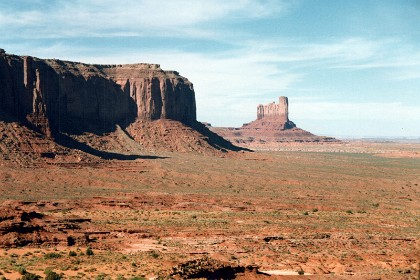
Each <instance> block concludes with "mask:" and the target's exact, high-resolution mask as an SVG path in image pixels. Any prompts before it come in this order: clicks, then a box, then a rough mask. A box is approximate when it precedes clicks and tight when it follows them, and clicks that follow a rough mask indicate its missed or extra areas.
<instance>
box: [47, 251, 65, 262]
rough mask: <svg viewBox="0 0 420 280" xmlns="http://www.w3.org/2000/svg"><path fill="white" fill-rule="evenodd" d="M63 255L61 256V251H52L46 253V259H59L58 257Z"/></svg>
mask: <svg viewBox="0 0 420 280" xmlns="http://www.w3.org/2000/svg"><path fill="white" fill-rule="evenodd" d="M61 257H62V256H61V254H59V253H54V252H52V253H46V254H45V255H44V259H46V260H50V259H58V258H61Z"/></svg>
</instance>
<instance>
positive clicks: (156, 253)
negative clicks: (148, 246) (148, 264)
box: [150, 251, 159, 259]
mask: <svg viewBox="0 0 420 280" xmlns="http://www.w3.org/2000/svg"><path fill="white" fill-rule="evenodd" d="M150 255H151V256H152V258H154V259H157V258H159V253H158V252H156V251H152V252H151V253H150Z"/></svg>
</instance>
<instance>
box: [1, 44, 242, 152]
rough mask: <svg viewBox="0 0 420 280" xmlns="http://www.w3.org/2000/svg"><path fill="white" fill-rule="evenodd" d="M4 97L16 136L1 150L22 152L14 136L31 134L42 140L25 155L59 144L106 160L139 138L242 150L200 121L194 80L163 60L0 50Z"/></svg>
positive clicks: (5, 124) (170, 145)
mask: <svg viewBox="0 0 420 280" xmlns="http://www.w3.org/2000/svg"><path fill="white" fill-rule="evenodd" d="M0 101H1V102H0V131H3V132H2V133H3V134H1V135H0V136H1V138H2V139H6V138H7V139H9V140H10V141H8V142H7V143H8V144H7V143H6V142H4V143H5V144H4V145H1V146H0V148H1V152H2V154H16V153H15V152H14V151H17V152H19V149H16V147H19V146H20V144H19V143H18V142H19V141H17V140H16V141H14V140H13V139H21V140H22V141H25V140H24V139H25V137H26V136H25V135H29V136H28V137H29V138H30V139H33V141H32V140H31V141H30V142H37V141H38V140H39V139H40V140H39V141H38V142H40V143H41V144H40V146H39V147H38V146H37V147H36V148H34V147H32V146H31V145H29V146H28V147H27V149H26V148H25V149H26V151H25V153H29V152H31V151H32V152H34V151H35V152H37V153H38V154H48V153H50V152H51V151H50V150H51V148H50V147H52V146H54V147H56V148H54V149H55V150H56V151H58V150H60V149H61V148H60V147H64V148H66V149H67V150H66V149H65V150H66V151H68V148H69V149H70V150H75V149H76V150H79V151H82V152H85V153H88V154H91V155H94V156H99V157H102V158H106V159H113V158H115V159H120V158H126V157H125V156H119V155H118V154H115V153H114V151H115V147H117V146H118V147H120V148H121V149H120V150H121V151H124V152H127V147H124V146H125V144H124V143H131V142H130V141H133V139H134V141H135V142H136V143H137V144H138V147H137V148H134V149H132V150H131V151H134V150H135V151H136V152H137V151H138V150H139V149H140V150H142V149H153V150H157V149H159V150H166V151H184V152H189V151H196V152H199V153H205V154H213V153H214V151H228V150H234V151H238V150H242V149H241V148H238V147H236V146H234V145H232V144H231V143H230V142H228V141H226V140H225V139H223V138H222V137H220V136H218V135H216V134H215V133H213V132H211V131H210V130H208V129H207V128H206V127H205V126H204V125H202V124H201V123H199V122H197V120H196V103H195V93H194V88H193V84H192V83H191V82H190V81H188V79H186V78H184V77H182V76H180V75H179V73H178V72H176V71H164V70H162V69H161V68H160V66H159V65H158V64H145V63H139V64H127V65H93V64H85V63H80V62H70V61H61V60H57V59H39V58H35V57H31V56H17V55H10V54H7V53H6V52H5V51H4V50H2V49H0ZM10 123H15V124H16V125H12V126H11V125H10ZM21 125H24V126H25V128H22V127H20V126H21ZM28 129H29V130H28ZM31 131H33V132H35V134H34V133H32V132H31ZM14 132H17V133H18V134H19V133H20V132H22V134H25V135H19V137H17V138H16V137H14V136H13V134H14ZM44 136H46V138H45V139H44V138H43V137H44ZM37 139H38V140H37ZM115 139H119V140H118V141H116V140H115ZM0 140H1V139H0ZM117 142H118V143H117ZM6 144H7V145H6ZM57 144H58V145H59V146H60V147H58V146H57ZM130 145H131V144H130ZM131 146H132V145H131ZM106 150H107V151H112V153H108V152H106ZM128 152H130V151H128ZM53 153H55V152H54V151H53ZM63 153H64V152H63ZM65 153H67V152H65ZM20 156H21V155H20V154H16V157H20Z"/></svg>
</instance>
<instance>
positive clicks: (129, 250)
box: [0, 142, 420, 279]
mask: <svg viewBox="0 0 420 280" xmlns="http://www.w3.org/2000/svg"><path fill="white" fill-rule="evenodd" d="M135 154H137V155H139V156H138V157H137V156H136V157H132V158H130V159H131V160H98V161H93V162H80V163H78V164H71V163H68V162H66V163H64V162H63V163H60V162H58V161H57V159H55V162H54V164H49V163H48V160H45V162H43V163H42V164H40V165H37V164H33V165H32V166H23V165H16V164H13V163H10V162H9V161H7V160H3V161H1V162H0V182H1V183H0V192H1V196H0V197H1V202H0V203H1V204H0V230H1V231H2V233H1V232H0V233H1V234H0V237H1V240H0V244H1V248H2V249H0V277H5V278H6V279H17V278H19V277H21V274H20V273H22V270H26V271H28V272H31V273H34V274H37V275H40V276H44V275H45V273H46V270H47V272H48V270H53V271H55V272H57V273H58V274H62V275H63V276H64V277H65V279H143V277H145V278H154V277H174V278H176V277H178V278H186V277H194V276H195V277H200V275H201V277H207V276H206V274H205V273H210V272H211V271H213V272H214V271H216V270H217V269H219V272H220V271H222V270H223V268H225V270H226V271H227V268H226V267H227V265H228V266H229V268H230V269H231V271H230V272H229V271H228V272H227V273H236V272H238V273H236V277H237V278H239V279H240V278H242V279H260V278H263V279H264V278H270V279H295V278H298V279H299V278H300V279H335V278H337V277H341V278H346V279H347V278H349V279H417V277H418V269H419V268H418V266H419V259H418V258H419V232H420V226H419V224H420V223H419V216H420V215H419V214H420V204H419V185H420V157H419V156H420V144H415V143H411V144H410V143H405V144H404V143H402V144H398V143H363V142H343V143H333V144H318V145H316V144H300V145H287V144H285V145H284V146H282V147H281V148H280V149H279V151H274V152H273V151H270V152H264V151H259V152H236V153H226V154H217V155H211V156H204V155H200V154H197V153H171V152H158V151H155V152H153V151H149V152H146V151H137V153H135ZM88 247H89V248H91V249H92V251H93V255H89V254H86V253H87V252H86V249H87V248H88ZM243 268H246V269H245V270H244V269H243ZM206 269H207V270H206ZM221 269H222V270H221ZM235 269H236V270H235ZM241 269H242V270H241ZM200 271H201V273H202V274H200ZM232 271H233V272H232ZM262 272H266V273H267V274H262ZM203 273H204V274H203ZM268 274H272V276H269V275H268ZM299 274H300V275H299ZM302 274H303V275H302ZM207 275H209V274H207ZM232 275H235V274H232ZM276 275H277V276H276Z"/></svg>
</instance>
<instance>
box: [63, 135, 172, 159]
mask: <svg viewBox="0 0 420 280" xmlns="http://www.w3.org/2000/svg"><path fill="white" fill-rule="evenodd" d="M55 142H56V143H57V144H59V145H61V146H64V147H67V148H69V149H77V150H79V151H82V152H85V153H88V154H91V155H93V156H97V157H99V158H101V159H105V160H113V159H116V160H136V159H165V158H168V157H160V156H149V155H125V154H120V153H113V152H106V151H101V150H98V149H95V148H92V147H91V146H89V145H87V144H85V143H82V142H79V141H77V140H75V139H73V138H71V137H70V136H68V135H65V134H62V133H60V134H58V135H56V136H55Z"/></svg>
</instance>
